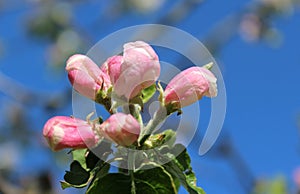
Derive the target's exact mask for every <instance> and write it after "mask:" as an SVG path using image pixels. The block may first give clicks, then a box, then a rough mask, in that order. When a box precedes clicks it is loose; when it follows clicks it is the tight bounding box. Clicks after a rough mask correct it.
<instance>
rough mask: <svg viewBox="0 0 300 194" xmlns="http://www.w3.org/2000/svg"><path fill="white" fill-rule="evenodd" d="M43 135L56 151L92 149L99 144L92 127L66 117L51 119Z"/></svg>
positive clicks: (84, 122) (81, 121)
mask: <svg viewBox="0 0 300 194" xmlns="http://www.w3.org/2000/svg"><path fill="white" fill-rule="evenodd" d="M43 135H44V137H45V138H46V140H47V142H48V144H49V146H50V147H51V149H53V150H54V151H58V150H61V149H64V148H74V149H79V148H86V147H91V146H95V145H96V144H97V142H98V137H97V136H96V135H95V133H94V131H93V130H92V126H91V125H89V124H88V123H87V122H86V121H83V120H80V119H76V118H71V117H65V116H56V117H53V118H51V119H49V120H48V121H47V122H46V124H45V126H44V129H43Z"/></svg>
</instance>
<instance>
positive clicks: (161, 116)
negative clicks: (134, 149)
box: [139, 106, 168, 145]
mask: <svg viewBox="0 0 300 194" xmlns="http://www.w3.org/2000/svg"><path fill="white" fill-rule="evenodd" d="M167 116H168V115H167V111H166V109H165V107H163V106H160V107H159V109H158V110H157V111H156V112H155V114H154V116H153V119H151V120H150V121H149V122H148V124H147V126H146V127H145V128H144V130H143V134H142V135H141V139H140V141H139V144H140V145H143V144H144V143H145V141H146V140H147V139H148V138H149V137H150V135H151V134H152V133H153V131H154V130H155V129H156V127H157V126H158V125H159V124H160V123H161V122H163V121H164V120H165V119H166V118H167Z"/></svg>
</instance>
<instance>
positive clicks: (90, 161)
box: [85, 151, 100, 169]
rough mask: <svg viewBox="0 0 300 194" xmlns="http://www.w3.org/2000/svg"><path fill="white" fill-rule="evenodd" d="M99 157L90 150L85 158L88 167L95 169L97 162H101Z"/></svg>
mask: <svg viewBox="0 0 300 194" xmlns="http://www.w3.org/2000/svg"><path fill="white" fill-rule="evenodd" d="M99 160H100V159H99V158H98V157H97V156H96V155H95V154H94V153H93V152H92V151H89V152H88V155H87V156H86V158H85V161H86V167H87V168H88V169H94V167H95V166H96V164H97V163H98V162H99Z"/></svg>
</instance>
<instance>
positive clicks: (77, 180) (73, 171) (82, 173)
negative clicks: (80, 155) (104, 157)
mask: <svg viewBox="0 0 300 194" xmlns="http://www.w3.org/2000/svg"><path fill="white" fill-rule="evenodd" d="M89 177H90V173H89V172H87V171H86V170H85V169H84V168H82V166H81V165H80V163H79V162H78V161H76V160H75V161H73V162H72V163H71V166H70V171H66V174H65V176H64V179H65V181H66V183H68V184H70V185H71V186H74V187H82V186H83V185H85V186H86V183H87V182H88V180H89ZM66 183H63V184H62V187H63V188H64V187H65V186H66V185H67V184H66ZM83 187H84V186H83Z"/></svg>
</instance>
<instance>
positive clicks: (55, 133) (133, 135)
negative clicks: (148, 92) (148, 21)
mask: <svg viewBox="0 0 300 194" xmlns="http://www.w3.org/2000/svg"><path fill="white" fill-rule="evenodd" d="M66 70H67V72H68V77H69V80H70V82H71V84H72V85H73V88H74V89H75V90H76V91H77V92H78V93H80V94H81V95H83V96H86V97H87V98H89V99H91V100H94V101H96V102H98V103H100V104H103V105H105V107H106V108H107V109H108V110H109V111H110V108H111V104H112V103H111V95H112V94H115V95H116V96H118V97H120V98H125V99H127V100H128V101H129V102H130V99H133V98H135V97H137V96H141V95H142V91H143V90H144V89H146V88H148V87H150V86H152V85H153V84H155V82H156V81H157V79H158V77H159V74H160V63H159V59H158V56H157V54H156V53H155V51H154V50H153V48H152V47H151V46H150V45H148V44H147V43H145V42H142V41H136V42H130V43H127V44H125V45H124V50H123V55H122V56H121V55H116V56H112V57H110V58H108V59H107V60H106V61H105V62H104V64H103V65H102V66H101V67H98V66H97V64H96V63H95V62H94V61H92V59H90V58H89V57H87V56H85V55H80V54H76V55H73V56H71V57H70V58H69V59H68V61H67V65H66ZM216 81H217V79H216V78H215V76H214V75H213V74H212V73H211V72H210V71H209V70H208V69H207V68H205V67H191V68H189V69H186V70H185V71H183V72H181V73H179V74H178V75H177V76H175V77H174V78H173V79H172V80H171V81H170V83H169V84H168V85H167V87H166V89H165V90H164V91H163V89H162V88H160V89H159V90H160V92H161V95H160V98H159V99H160V101H161V105H162V107H166V108H167V110H168V113H172V112H175V111H178V110H180V108H182V107H184V106H188V105H190V104H192V103H194V102H196V101H198V100H199V99H201V98H202V97H203V96H208V97H214V96H216V95H217V85H216ZM110 113H111V114H112V115H111V116H110V117H109V118H108V119H107V120H106V121H104V122H103V123H102V124H100V123H97V122H96V121H90V120H88V121H84V120H81V119H77V118H72V117H64V116H57V117H53V118H51V119H50V120H48V122H47V123H46V124H45V126H44V130H43V134H44V136H45V138H46V139H47V142H48V144H49V145H50V147H51V148H52V149H53V150H55V151H56V150H61V149H63V148H73V149H79V148H86V147H93V146H96V145H97V144H98V143H99V141H100V140H102V139H107V140H110V141H112V142H114V143H116V144H118V145H121V146H131V145H132V144H134V143H136V142H137V141H138V139H139V135H140V132H141V131H142V130H143V129H144V126H143V125H142V124H141V123H142V121H140V122H138V121H137V119H138V118H135V117H133V116H132V115H130V114H124V113H114V111H110Z"/></svg>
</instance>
